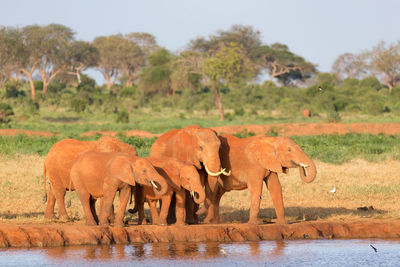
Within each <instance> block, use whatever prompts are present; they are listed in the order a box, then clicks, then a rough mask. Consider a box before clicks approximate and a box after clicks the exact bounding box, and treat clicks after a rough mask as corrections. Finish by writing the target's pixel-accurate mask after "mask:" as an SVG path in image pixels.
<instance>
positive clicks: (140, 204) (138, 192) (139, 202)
mask: <svg viewBox="0 0 400 267" xmlns="http://www.w3.org/2000/svg"><path fill="white" fill-rule="evenodd" d="M136 186H137V185H136ZM133 190H135V191H134V192H135V194H134V195H135V206H137V211H138V224H139V225H140V224H143V222H144V223H146V218H145V217H144V200H145V199H144V194H143V192H142V188H134V189H133Z"/></svg>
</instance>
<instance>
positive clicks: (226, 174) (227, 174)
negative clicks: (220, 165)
mask: <svg viewBox="0 0 400 267" xmlns="http://www.w3.org/2000/svg"><path fill="white" fill-rule="evenodd" d="M224 170H225V169H224ZM231 172H232V171H229V172H226V171H223V172H222V174H223V175H225V176H229V175H231Z"/></svg>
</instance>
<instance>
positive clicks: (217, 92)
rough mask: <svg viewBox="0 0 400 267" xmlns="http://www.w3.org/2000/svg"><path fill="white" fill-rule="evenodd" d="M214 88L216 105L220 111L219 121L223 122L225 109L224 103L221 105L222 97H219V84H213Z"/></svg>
mask: <svg viewBox="0 0 400 267" xmlns="http://www.w3.org/2000/svg"><path fill="white" fill-rule="evenodd" d="M212 88H213V90H214V93H215V105H216V106H217V108H218V111H219V119H220V120H221V121H223V120H225V114H224V108H223V107H222V103H221V97H220V95H219V88H218V86H217V83H216V82H215V83H212Z"/></svg>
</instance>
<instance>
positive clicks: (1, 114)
mask: <svg viewBox="0 0 400 267" xmlns="http://www.w3.org/2000/svg"><path fill="white" fill-rule="evenodd" d="M13 115H14V111H13V109H12V107H11V106H10V105H9V104H7V103H0V123H9V122H10V121H11V118H12V116H13Z"/></svg>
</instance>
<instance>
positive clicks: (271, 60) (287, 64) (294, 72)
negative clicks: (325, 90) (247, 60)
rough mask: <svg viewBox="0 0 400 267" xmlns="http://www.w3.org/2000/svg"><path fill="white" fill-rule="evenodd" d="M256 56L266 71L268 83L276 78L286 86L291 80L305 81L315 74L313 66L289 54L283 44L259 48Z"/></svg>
mask: <svg viewBox="0 0 400 267" xmlns="http://www.w3.org/2000/svg"><path fill="white" fill-rule="evenodd" d="M256 55H257V57H258V58H259V62H260V63H259V64H260V67H261V68H263V69H265V70H266V72H267V74H268V75H269V77H270V81H272V80H273V79H275V78H277V79H279V80H281V81H282V82H283V83H284V84H285V85H288V84H290V82H291V81H292V80H298V79H300V80H301V79H305V78H307V77H309V76H310V74H311V73H315V72H316V70H315V66H314V65H313V64H311V63H309V62H307V61H306V60H305V59H304V58H303V57H301V56H298V55H296V54H294V53H293V52H291V51H290V50H289V48H288V47H287V46H286V45H284V44H280V43H275V44H272V45H271V46H268V45H263V46H260V47H259V48H258V49H257V51H256Z"/></svg>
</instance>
